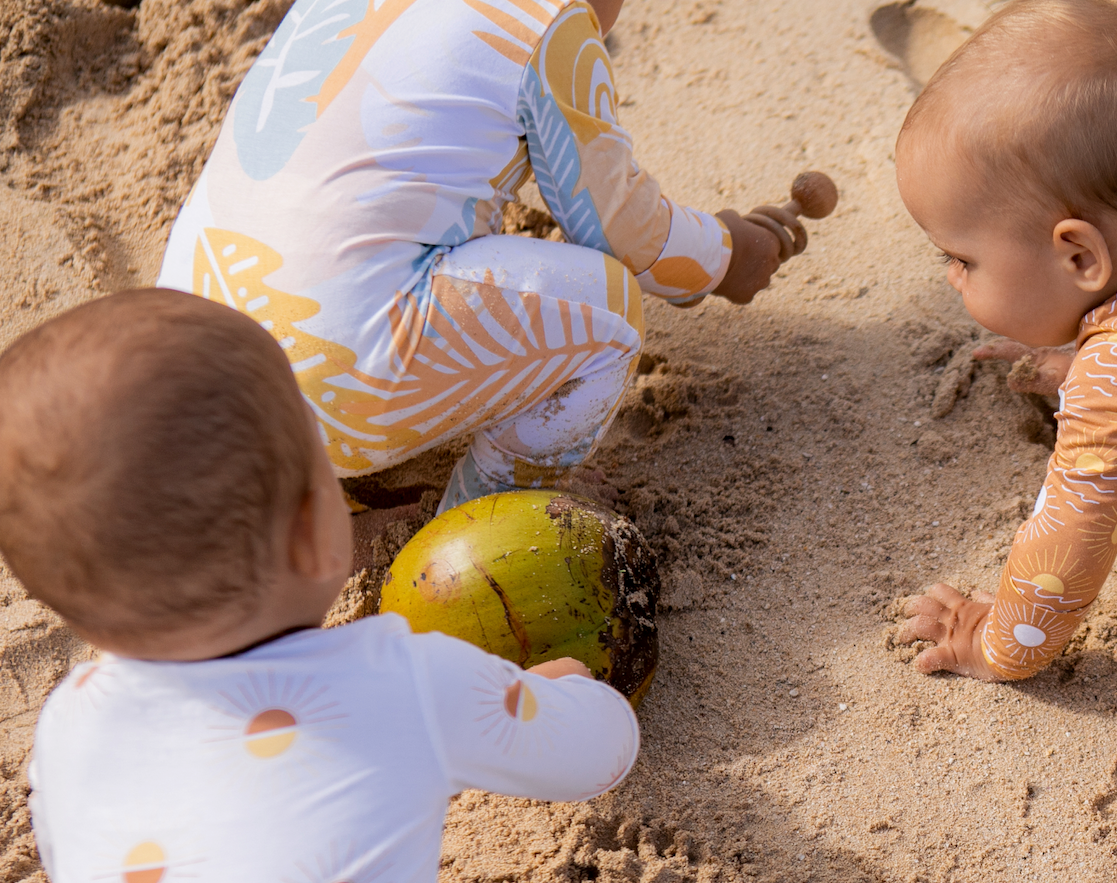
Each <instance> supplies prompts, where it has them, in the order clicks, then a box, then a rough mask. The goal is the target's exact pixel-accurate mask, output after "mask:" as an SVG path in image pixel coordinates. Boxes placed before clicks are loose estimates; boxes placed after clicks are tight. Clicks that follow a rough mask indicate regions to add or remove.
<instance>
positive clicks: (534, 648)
mask: <svg viewBox="0 0 1117 883" xmlns="http://www.w3.org/2000/svg"><path fill="white" fill-rule="evenodd" d="M658 595H659V576H658V572H657V570H656V565H655V557H654V555H653V554H652V552H651V550H650V549H648V547H647V544H646V543H645V542H644V540H643V538H642V537H641V536H640V534H639V532H638V531H637V530H636V528H635V527H634V526H633V525H632V523H631V522H629V521H628V520H627V519H625V518H623V517H622V516H620V515H617V514H616V513H614V512H611V511H609V510H608V509H605V508H603V507H602V506H600V505H598V504H597V503H595V502H593V501H592V500H588V499H585V498H582V497H576V496H573V495H570V494H561V493H558V492H555V491H515V492H511V493H504V494H493V495H492V496H488V497H482V498H480V499H477V500H471V501H469V502H468V503H465V504H463V505H461V506H458V507H456V508H454V509H450V510H447V511H446V512H444V513H442V514H441V515H439V516H438V517H436V518H435V519H434V520H433V521H431V522H430V523H429V524H427V525H426V527H424V528H423V529H422V530H420V531H419V532H418V533H417V534H416V535H415V536H414V537H412V539H411V540H410V542H408V544H407V545H406V546H404V547H403V549H401V550H400V553H399V555H398V556H397V557H396V560H395V561H394V562H393V563H392V566H391V568H389V570H388V573H387V575H386V576H385V578H384V585H383V587H382V588H381V592H380V611H381V612H382V613H383V612H388V611H392V612H395V613H399V614H401V615H403V616H404V617H406V618H407V620H408V621H409V622H410V623H411V628H412V630H414V631H416V632H429V631H438V632H443V633H445V634H448V635H453V636H454V637H457V638H462V639H464V640H466V641H469V642H470V643H472V644H476V645H477V646H479V647H481V648H482V649H484V650H487V651H489V652H490V653H494V654H496V655H498V656H502V657H504V658H505V659H509V660H511V661H512V662H515V663H517V664H519V665H521V666H524V667H525V668H526V667H528V666H532V665H535V664H536V663H539V662H545V661H547V660H549V659H558V658H560V657H564V656H571V657H573V658H575V659H578V660H580V661H581V662H583V663H585V664H586V666H588V667H589V669H590V670H591V671H592V672H593V674H594V676H595V677H596V678H598V679H599V680H604V681H607V682H608V683H610V684H612V685H613V686H614V687H616V688H617V689H618V690H620V691H621V692H622V693H624V694H625V695H626V696H628V697H629V699H630V700H631V701H632V703H633V704H634V705H635V704H637V703H638V702H639V701H640V699H642V698H643V696H644V694H645V693H646V692H647V689H648V687H649V686H650V685H651V680H652V676H653V674H654V673H655V666H656V662H657V661H658V658H659V647H658V640H657V634H656V626H655V605H656V600H657V598H658Z"/></svg>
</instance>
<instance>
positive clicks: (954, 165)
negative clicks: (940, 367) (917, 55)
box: [896, 0, 1117, 346]
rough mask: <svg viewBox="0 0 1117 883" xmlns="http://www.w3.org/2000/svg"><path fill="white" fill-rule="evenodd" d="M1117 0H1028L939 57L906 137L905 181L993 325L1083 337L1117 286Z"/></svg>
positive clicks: (906, 191)
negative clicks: (1092, 314) (1088, 320)
mask: <svg viewBox="0 0 1117 883" xmlns="http://www.w3.org/2000/svg"><path fill="white" fill-rule="evenodd" d="M1115 119H1117V4H1115V3H1113V2H1110V0H1017V2H1012V3H1009V4H1008V5H1006V6H1004V7H1003V8H1002V9H1000V10H999V11H998V12H997V13H996V14H995V15H994V16H993V17H992V18H991V19H990V20H989V21H988V22H987V23H986V24H985V25H984V26H982V27H981V28H980V29H979V30H978V31H977V32H976V33H975V34H974V35H973V36H972V37H971V38H970V39H969V40H968V41H967V42H966V43H965V44H964V45H963V46H962V47H961V48H960V49H959V50H958V51H957V52H955V53H954V55H953V56H951V58H950V59H949V60H948V61H947V62H946V63H945V64H944V65H943V66H942V67H941V68H940V69H939V71H938V72H937V73H936V74H935V76H934V77H933V78H932V79H931V81H930V82H929V83H928V84H927V87H926V88H925V89H924V90H923V93H922V94H921V95H920V96H919V98H918V99H917V100H916V102H915V104H914V105H913V106H912V108H911V110H910V112H909V113H908V116H907V119H906V120H905V122H904V126H903V129H902V130H901V132H900V137H899V140H898V141H897V145H896V169H897V180H898V182H899V186H900V193H901V196H902V197H903V199H904V203H905V204H906V205H907V207H908V210H909V211H910V212H911V214H912V216H913V217H914V218H915V220H916V221H917V222H918V223H919V224H920V226H921V227H923V229H924V230H925V231H926V232H927V234H928V236H930V238H931V240H932V241H933V242H934V243H935V244H936V245H937V246H938V247H939V248H941V249H942V250H943V252H944V257H945V259H946V260H948V261H949V263H950V268H949V271H948V278H949V279H950V282H951V284H952V285H953V286H954V287H955V288H957V289H958V290H959V291H960V292H961V293H962V295H963V297H964V299H965V302H966V307H967V308H968V309H969V311H970V313H971V314H972V315H973V316H974V318H975V319H977V320H978V321H979V322H980V323H981V324H983V325H985V326H986V327H987V328H989V329H991V330H993V331H996V332H998V333H1000V334H1004V335H1006V336H1008V337H1012V338H1015V339H1017V340H1020V341H1021V342H1023V343H1026V344H1029V345H1031V346H1054V345H1058V344H1062V343H1066V342H1068V341H1070V340H1073V339H1074V337H1075V335H1076V333H1077V330H1078V324H1079V322H1080V320H1081V319H1082V317H1083V316H1084V315H1085V314H1086V313H1088V312H1089V311H1090V310H1091V309H1093V308H1094V307H1095V306H1097V305H1099V304H1100V303H1102V302H1104V301H1105V300H1106V299H1108V297H1110V296H1112V295H1113V294H1114V293H1115V292H1117V275H1115V274H1114V271H1113V258H1114V256H1115V254H1117V252H1114V251H1113V249H1114V248H1115V247H1117V127H1115V126H1114V120H1115Z"/></svg>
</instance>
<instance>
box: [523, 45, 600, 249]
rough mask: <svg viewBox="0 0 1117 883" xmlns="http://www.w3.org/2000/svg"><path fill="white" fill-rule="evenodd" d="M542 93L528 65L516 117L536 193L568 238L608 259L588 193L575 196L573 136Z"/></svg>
mask: <svg viewBox="0 0 1117 883" xmlns="http://www.w3.org/2000/svg"><path fill="white" fill-rule="evenodd" d="M542 93H543V84H542V81H541V80H540V79H539V74H538V73H537V72H536V70H535V68H533V67H532V66H531V65H530V64H529V65H528V66H527V69H526V70H525V71H524V81H523V85H522V86H521V88H520V100H519V106H518V107H517V109H516V113H517V116H518V117H519V118H520V122H521V123H522V124H523V126H524V130H525V131H526V133H527V146H528V156H529V157H530V159H531V167H532V170H533V171H534V172H535V181H536V183H537V184H538V185H539V193H540V195H541V196H542V197H543V199H544V201H545V202H546V203H547V207H548V208H549V209H550V210H551V214H553V215H554V216H555V220H556V221H558V224H559V226H560V227H562V232H563V233H565V234H566V238H567V239H569V240H570V241H571V242H573V243H575V244H576V245H584V246H587V247H588V248H593V249H596V250H597V251H600V252H604V253H605V254H607V255H612V254H613V251H612V249H611V248H610V247H609V242H608V240H607V239H606V238H605V230H604V228H603V227H602V224H601V218H600V216H599V215H598V214H597V206H595V205H594V204H593V198H592V197H591V196H590V192H589V190H588V189H586V188H583V189H582V190H580V191H579V192H578V193H577V194H575V193H574V188H575V187H576V186H577V185H578V178H579V177H580V176H581V174H582V158H581V156H580V155H579V153H578V142H577V139H576V138H575V137H574V132H573V131H572V130H571V128H570V124H569V123H568V122H567V121H566V117H565V116H564V115H563V113H562V110H561V109H560V108H559V106H558V103H557V102H556V101H555V99H554V97H553V96H551V95H544V94H542Z"/></svg>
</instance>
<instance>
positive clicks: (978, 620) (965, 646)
mask: <svg viewBox="0 0 1117 883" xmlns="http://www.w3.org/2000/svg"><path fill="white" fill-rule="evenodd" d="M992 609H993V596H992V595H988V594H986V593H984V592H979V593H977V594H976V595H975V596H974V597H973V598H972V599H970V598H967V597H966V596H965V595H963V594H961V593H960V592H958V591H957V590H956V589H954V588H953V587H951V586H948V585H947V584H946V583H937V584H936V585H934V586H932V587H931V588H930V590H929V591H928V592H927V594H926V595H922V596H920V597H918V598H913V599H912V600H910V601H908V603H907V604H906V605H905V606H904V615H905V616H908V617H910V619H908V620H907V622H905V623H904V624H903V626H901V627H900V632H899V634H898V635H897V636H896V641H897V642H898V643H901V644H910V643H911V642H912V641H934V642H935V644H936V645H937V646H935V647H931V648H929V649H927V650H924V651H923V652H922V653H920V654H919V655H918V656H916V657H915V667H916V668H917V669H919V670H920V671H921V672H923V673H924V674H931V673H932V672H936V671H952V672H954V673H955V674H960V675H966V676H967V677H971V678H977V679H978V680H981V681H996V680H999V678H998V677H997V676H996V674H994V672H993V669H992V668H990V666H989V663H988V662H986V661H985V654H984V653H982V652H981V632H982V629H983V628H984V626H985V621H986V619H988V617H989V612H990V611H991V610H992Z"/></svg>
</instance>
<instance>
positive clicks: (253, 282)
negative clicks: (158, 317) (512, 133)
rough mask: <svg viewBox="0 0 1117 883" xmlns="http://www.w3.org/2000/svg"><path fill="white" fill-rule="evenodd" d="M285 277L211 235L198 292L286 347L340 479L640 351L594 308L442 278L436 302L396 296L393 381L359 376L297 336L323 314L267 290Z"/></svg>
mask: <svg viewBox="0 0 1117 883" xmlns="http://www.w3.org/2000/svg"><path fill="white" fill-rule="evenodd" d="M282 265H283V259H282V256H281V255H280V254H279V253H278V252H276V251H275V250H274V249H272V248H270V247H268V246H267V245H266V244H264V243H262V242H259V241H257V240H254V239H252V238H251V237H248V236H245V235H243V234H239V233H235V232H233V231H229V230H220V229H216V228H212V227H211V228H206V229H205V230H204V231H203V233H202V235H201V236H199V238H198V241H197V244H196V246H195V252H194V291H196V292H198V293H199V294H201V295H202V296H203V297H207V298H209V299H211V300H220V301H223V302H224V303H226V304H228V305H229V306H231V307H233V308H234V309H237V310H240V311H241V312H244V313H247V314H249V315H251V316H252V318H254V319H255V320H257V321H258V322H260V324H261V325H262V326H263V327H264V328H266V329H267V330H268V331H269V333H271V334H272V336H274V337H275V338H276V340H277V341H278V342H279V345H280V346H281V347H283V349H284V351H285V352H286V354H287V357H288V358H289V359H290V361H291V367H292V370H293V371H294V372H295V375H296V378H297V379H298V382H299V386H300V387H301V389H302V391H303V394H304V396H305V397H306V399H307V401H308V402H309V404H310V406H311V407H312V408H313V409H314V412H315V415H316V416H317V418H318V421H319V426H320V429H321V433H322V437H323V441H324V442H325V444H326V446H327V450H328V453H329V455H330V459H331V461H332V462H333V463H334V465H335V466H336V467H337V468H338V470H339V472H341V473H342V474H350V475H352V474H360V473H367V472H370V471H374V470H378V469H383V468H386V467H387V466H390V465H392V464H393V463H397V462H400V461H402V460H404V459H406V458H407V457H409V456H411V455H413V454H415V453H418V452H419V451H421V450H423V449H425V448H428V447H432V446H434V445H435V444H438V443H439V442H441V441H444V440H446V439H447V438H453V437H455V436H459V435H461V434H463V433H466V432H471V431H474V430H476V429H479V428H481V427H483V426H487V425H491V424H493V423H497V422H500V421H502V420H505V419H507V418H509V417H511V416H512V415H513V414H516V413H519V412H521V411H524V410H526V409H528V408H532V407H534V406H535V405H537V404H539V403H540V402H542V401H543V400H544V399H546V398H548V397H549V396H551V395H552V394H553V393H554V392H555V391H556V390H557V389H559V388H560V387H561V386H562V385H563V384H565V383H567V382H568V381H570V380H572V379H574V378H575V377H577V376H579V375H580V374H581V373H584V372H585V371H586V370H587V369H588V366H589V365H590V364H591V363H592V362H593V361H594V360H595V358H596V357H597V356H599V355H600V354H602V353H605V352H606V351H609V350H613V351H614V352H613V353H612V354H611V355H610V359H615V358H618V357H621V356H623V355H624V354H627V353H628V352H630V351H631V350H632V346H631V345H629V344H628V343H627V342H625V341H620V340H616V339H614V337H613V336H612V334H611V333H610V329H609V328H608V327H600V323H598V324H599V327H598V328H595V327H594V326H595V323H594V317H593V313H594V310H593V308H592V307H590V306H588V305H585V304H576V303H570V302H567V301H560V300H556V299H554V298H549V297H545V296H543V295H539V294H535V293H532V292H506V291H505V290H504V289H502V288H500V287H499V286H497V285H496V284H495V283H494V281H493V276H492V273H491V272H487V273H486V274H485V278H484V281H483V282H470V281H465V280H460V279H449V278H447V277H442V276H435V277H434V279H433V281H432V283H431V288H430V295H431V296H429V297H426V296H423V293H422V291H421V290H413V291H411V292H408V293H407V294H403V293H400V292H397V293H396V295H395V296H394V300H393V303H392V306H391V308H390V310H389V318H390V323H391V326H390V327H391V345H390V348H389V359H387V360H386V361H387V363H388V364H389V365H390V366H391V367H390V370H389V371H387V372H386V373H387V374H389V375H390V376H389V377H387V378H381V377H373V376H371V375H369V374H366V373H364V372H362V371H360V370H358V368H357V367H356V364H357V357H356V354H355V353H354V352H353V351H352V350H350V349H348V348H347V347H344V346H342V345H340V344H337V343H333V342H331V341H328V340H325V339H323V338H320V337H316V336H314V335H311V334H307V333H306V332H304V331H302V330H301V329H300V328H298V327H297V323H299V322H301V321H302V320H305V319H308V318H310V317H312V316H314V315H315V314H317V313H318V311H319V310H320V307H319V305H318V303H317V302H316V301H314V300H311V299H310V298H306V297H300V296H298V295H293V294H289V293H286V292H283V291H280V290H278V289H275V288H272V287H271V286H269V285H267V284H266V282H265V281H264V280H265V278H266V277H267V276H268V275H269V274H271V273H274V272H275V271H276V270H278V269H279V268H280V267H281V266H282ZM611 306H612V305H611ZM619 312H621V313H623V312H624V310H623V309H621V310H619ZM626 327H627V326H626Z"/></svg>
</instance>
